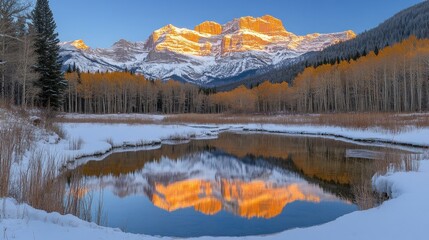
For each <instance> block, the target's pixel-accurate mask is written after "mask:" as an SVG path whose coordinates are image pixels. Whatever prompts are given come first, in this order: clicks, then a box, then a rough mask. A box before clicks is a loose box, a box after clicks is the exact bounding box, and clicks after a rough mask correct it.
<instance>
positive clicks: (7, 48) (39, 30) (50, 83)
mask: <svg viewBox="0 0 429 240" xmlns="http://www.w3.org/2000/svg"><path fill="white" fill-rule="evenodd" d="M55 29H56V24H55V21H54V18H53V14H52V11H51V10H50V7H49V1H48V0H37V1H36V5H35V7H34V8H31V5H30V4H28V3H27V1H24V0H1V1H0V81H1V86H0V88H1V89H0V101H2V102H6V103H8V104H14V105H21V106H31V107H35V106H37V107H46V108H51V109H54V110H58V109H59V108H60V107H61V106H62V102H61V100H62V95H63V90H64V88H65V86H66V81H65V80H64V78H63V73H62V72H61V66H62V62H61V61H60V58H59V46H58V43H59V39H58V34H57V33H56V32H55Z"/></svg>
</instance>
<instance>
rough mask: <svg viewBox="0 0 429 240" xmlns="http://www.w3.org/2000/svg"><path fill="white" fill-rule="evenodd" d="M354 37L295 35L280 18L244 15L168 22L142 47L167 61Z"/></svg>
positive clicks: (297, 48)
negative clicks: (189, 24) (183, 24)
mask: <svg viewBox="0 0 429 240" xmlns="http://www.w3.org/2000/svg"><path fill="white" fill-rule="evenodd" d="M354 36H355V34H354V33H353V32H343V33H335V34H313V35H308V36H297V35H295V34H293V33H291V32H288V31H287V30H286V29H285V27H284V26H283V23H282V21H281V20H280V19H278V18H275V17H273V16H270V15H265V16H262V17H252V16H246V17H241V18H235V19H233V20H232V21H229V22H227V23H225V24H223V25H221V24H219V23H217V22H213V21H205V22H202V23H200V24H198V25H197V26H195V28H194V29H193V30H191V29H187V28H179V27H175V26H173V25H171V24H169V25H166V26H164V27H162V28H160V29H158V30H156V31H154V32H153V34H152V36H151V37H150V38H149V40H148V41H147V43H146V49H147V50H148V51H149V52H152V54H149V57H148V58H147V60H149V61H160V59H161V58H163V57H165V59H163V61H166V60H171V59H170V56H171V55H169V54H171V53H173V54H182V55H190V56H210V57H215V58H216V59H219V58H221V57H222V56H227V55H231V54H235V53H243V52H259V53H262V54H267V55H270V56H274V55H275V54H276V56H278V55H279V54H280V55H281V54H283V55H287V54H288V51H291V50H292V51H293V52H294V54H295V53H296V54H301V53H305V52H307V51H309V50H312V51H314V50H320V49H323V48H325V47H327V46H329V45H331V44H333V43H336V42H340V41H344V40H347V39H350V38H353V37H354ZM279 52H283V53H279ZM162 54H166V55H164V56H163V55H162ZM275 58H276V59H280V58H278V57H275Z"/></svg>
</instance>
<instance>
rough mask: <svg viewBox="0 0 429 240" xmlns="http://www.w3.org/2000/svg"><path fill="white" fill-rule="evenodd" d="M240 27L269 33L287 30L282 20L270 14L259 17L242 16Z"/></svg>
mask: <svg viewBox="0 0 429 240" xmlns="http://www.w3.org/2000/svg"><path fill="white" fill-rule="evenodd" d="M239 28H240V29H248V30H252V31H255V32H258V33H263V34H268V35H270V34H278V33H282V32H286V29H285V28H284V26H283V23H282V21H281V20H280V19H277V18H275V17H273V16H270V15H265V16H263V17H259V18H254V17H249V16H248V17H242V18H240V19H239Z"/></svg>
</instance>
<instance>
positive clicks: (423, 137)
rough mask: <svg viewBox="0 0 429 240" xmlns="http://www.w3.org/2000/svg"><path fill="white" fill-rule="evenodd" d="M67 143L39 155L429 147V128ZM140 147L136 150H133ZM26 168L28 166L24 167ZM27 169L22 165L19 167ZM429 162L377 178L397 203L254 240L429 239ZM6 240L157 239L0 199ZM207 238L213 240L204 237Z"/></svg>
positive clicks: (127, 129) (102, 132)
mask: <svg viewBox="0 0 429 240" xmlns="http://www.w3.org/2000/svg"><path fill="white" fill-rule="evenodd" d="M61 126H62V128H63V130H64V131H65V134H66V139H64V140H61V141H59V142H57V141H52V136H46V135H42V134H39V135H38V136H37V138H38V142H37V144H36V146H35V148H37V149H43V150H44V151H46V153H55V154H57V155H59V156H60V157H58V159H67V160H69V161H71V160H73V159H76V158H81V157H84V156H90V155H103V154H106V153H109V152H111V151H112V150H113V149H118V150H122V149H123V148H124V147H125V148H130V147H135V146H151V147H158V146H160V144H162V143H163V142H167V141H171V140H189V139H198V138H212V137H216V136H217V134H218V133H220V132H222V131H225V130H230V131H255V132H261V131H263V132H271V133H286V134H306V135H321V136H324V137H336V138H340V139H344V140H347V141H351V140H354V141H364V142H369V143H374V142H375V143H400V144H405V145H419V146H429V138H428V137H427V136H429V129H428V128H419V129H417V128H409V129H407V131H401V132H397V133H392V132H387V131H383V130H380V129H366V130H360V129H349V128H341V127H332V126H329V127H328V126H326V127H320V126H303V125H274V124H230V125H186V124H184V125H177V124H175V125H162V124H159V125H158V124H150V125H149V124H146V125H139V124H133V125H127V124H99V123H98V124H97V123H61ZM131 149H132V148H131ZM22 165H25V163H23V164H22ZM15 168H19V166H15ZM427 182H429V161H422V162H421V164H420V170H419V171H418V172H408V173H393V174H390V175H387V176H382V177H379V178H377V179H376V180H375V187H376V188H377V189H378V190H379V191H383V192H388V193H389V194H390V195H391V197H392V198H393V199H391V200H389V201H386V202H384V203H383V204H382V205H381V206H380V207H377V208H374V209H370V210H367V211H360V212H354V213H351V214H349V215H345V216H343V217H340V218H338V219H337V220H335V221H333V222H330V223H327V224H324V225H321V226H315V227H310V228H305V229H294V230H290V231H286V232H282V233H279V234H275V235H269V236H261V237H248V239H259V238H266V239H286V238H289V239H425V236H426V235H427V232H428V230H427V227H426V225H427V223H428V222H429V216H427V214H425V213H426V212H429V206H428V205H427V202H428V200H429V199H428V198H429V189H428V188H427V187H426V184H427ZM0 202H1V203H2V204H1V207H0V209H1V212H2V214H1V217H0V231H1V233H0V239H79V238H80V239H150V238H152V237H148V236H142V235H134V234H128V233H123V232H121V231H120V230H117V229H110V228H105V227H100V226H97V225H95V224H92V223H87V222H84V221H82V220H80V219H78V218H76V217H73V216H70V215H68V216H61V215H59V214H56V213H50V214H48V213H46V212H44V211H40V210H35V209H33V208H32V207H30V206H27V205H24V204H21V205H18V204H15V202H14V200H12V199H4V200H0ZM202 239H206V238H202Z"/></svg>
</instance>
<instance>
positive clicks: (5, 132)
mask: <svg viewBox="0 0 429 240" xmlns="http://www.w3.org/2000/svg"><path fill="white" fill-rule="evenodd" d="M33 140H34V131H33V128H31V127H30V126H29V125H28V124H26V123H25V122H22V121H21V120H20V119H13V120H11V121H10V122H9V120H6V122H4V123H3V124H2V128H0V170H1V172H0V197H5V196H8V195H9V190H10V181H11V176H10V174H11V167H12V164H13V163H14V162H17V163H19V162H20V161H21V160H22V158H23V156H24V153H25V152H26V151H27V150H28V149H29V148H30V147H31V146H32V143H33Z"/></svg>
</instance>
